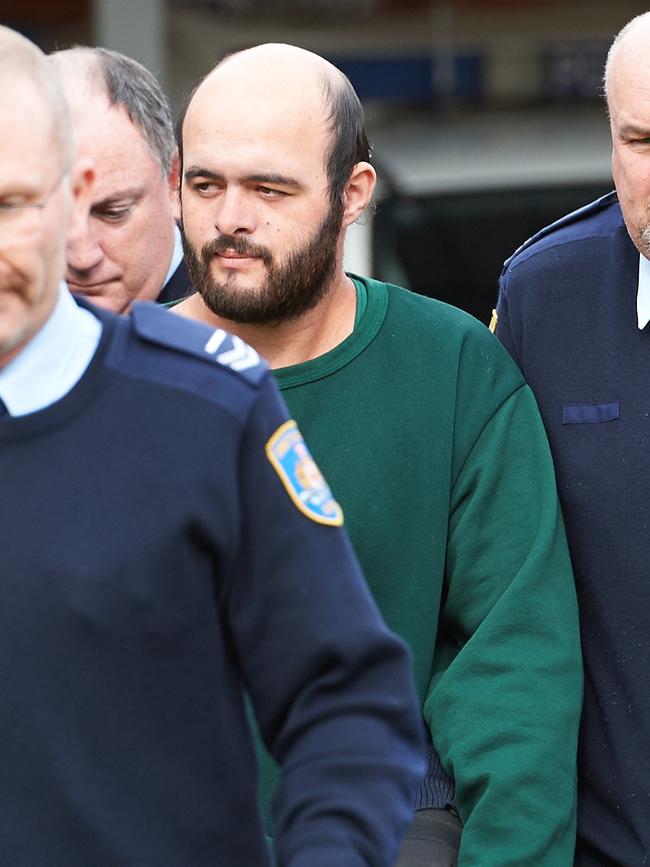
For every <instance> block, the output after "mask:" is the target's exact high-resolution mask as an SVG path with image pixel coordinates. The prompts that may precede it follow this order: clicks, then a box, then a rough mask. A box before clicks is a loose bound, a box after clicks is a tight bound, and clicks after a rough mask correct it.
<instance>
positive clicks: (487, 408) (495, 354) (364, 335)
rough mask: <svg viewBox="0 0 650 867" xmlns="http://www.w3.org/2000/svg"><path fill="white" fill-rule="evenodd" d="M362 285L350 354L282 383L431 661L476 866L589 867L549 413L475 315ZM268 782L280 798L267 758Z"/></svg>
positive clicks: (381, 594) (391, 600) (404, 620)
mask: <svg viewBox="0 0 650 867" xmlns="http://www.w3.org/2000/svg"><path fill="white" fill-rule="evenodd" d="M355 283H356V286H357V297H358V312H357V324H356V325H355V329H354V332H353V333H352V334H351V335H350V337H349V338H348V339H347V340H345V341H344V342H343V343H341V344H340V345H339V346H337V347H336V348H335V349H333V350H332V351H331V352H329V353H327V354H326V355H324V356H321V357H320V358H317V359H315V360H313V361H309V362H306V363H304V364H299V365H295V366H292V367H288V368H284V369H281V370H277V371H275V374H276V376H277V379H278V382H279V384H280V386H281V389H282V391H283V394H284V398H285V400H286V401H287V403H288V405H289V409H290V411H291V413H292V415H293V416H294V418H295V419H296V420H297V421H298V424H299V426H300V428H301V431H302V433H303V434H304V436H305V438H306V440H307V442H308V444H309V446H310V448H311V451H312V453H313V455H314V457H315V458H316V461H317V463H318V464H319V466H320V468H321V470H322V471H323V473H324V474H325V476H326V478H327V480H328V482H329V483H330V486H331V488H332V490H333V492H334V495H335V496H336V498H337V500H338V501H339V503H340V504H341V505H342V507H343V510H344V514H345V522H346V526H347V530H348V532H349V534H350V537H351V539H352V542H353V544H354V547H355V549H356V552H357V555H358V557H359V560H360V561H361V565H362V567H363V570H364V573H365V575H366V578H367V580H368V583H369V585H370V587H371V589H372V591H373V593H374V595H375V598H376V600H377V602H378V604H379V607H380V608H381V611H382V613H383V615H384V617H385V619H386V621H387V623H388V624H389V626H390V627H392V628H393V629H394V630H395V631H396V632H398V633H399V634H400V635H402V636H403V637H404V639H405V640H406V641H407V642H408V644H409V645H410V648H411V651H412V653H413V662H414V668H415V678H416V683H417V687H418V690H419V694H420V697H421V699H422V706H423V713H424V717H425V719H426V722H427V724H428V726H429V729H430V731H431V735H432V739H433V742H434V744H435V746H436V748H437V750H438V752H439V754H440V757H441V760H442V763H443V765H444V766H445V768H446V769H447V771H448V772H449V773H450V774H452V775H453V777H454V778H455V782H456V806H457V809H458V811H459V814H460V817H461V819H462V821H463V824H464V831H463V836H462V843H461V849H460V856H459V867H474V865H476V867H478V865H480V867H492V865H493V867H510V865H512V867H515V865H516V867H563V865H570V864H572V863H573V847H574V840H575V786H576V771H575V763H576V741H577V732H578V722H579V716H580V707H581V699H582V667H581V656H580V646H579V638H578V614H577V606H576V598H575V590H574V585H573V576H572V572H571V566H570V561H569V555H568V551H567V546H566V540H565V536H564V528H563V523H562V518H561V515H560V512H559V507H558V501H557V493H556V487H555V477H554V472H553V466H552V463H551V458H550V454H549V450H548V445H547V441H546V435H545V433H544V429H543V427H542V423H541V421H540V418H539V414H538V410H537V406H536V404H535V400H534V398H533V396H532V393H531V392H530V390H529V388H528V387H527V386H526V385H525V384H524V383H523V381H522V378H521V375H520V373H519V371H518V370H517V368H516V367H515V365H514V364H513V363H512V361H511V359H510V358H509V356H508V355H507V353H506V351H505V350H504V349H503V347H502V346H501V345H500V343H499V342H498V341H497V340H496V339H495V338H494V337H493V336H492V335H491V334H490V333H489V332H488V330H487V329H486V328H484V327H483V326H482V325H480V324H479V323H478V322H476V320H474V319H472V318H471V317H470V316H468V315H466V314H464V313H462V312H461V311H459V310H456V309H455V308H453V307H449V306H448V305H445V304H442V303H440V302H437V301H434V300H432V299H429V298H424V297H421V296H418V295H414V294H412V293H410V292H407V291H405V290H403V289H400V288H399V287H397V286H390V285H386V284H384V283H379V282H376V281H373V280H367V279H360V278H355ZM341 604H342V605H344V604H345V600H341ZM261 774H262V780H261V786H262V793H263V795H264V796H265V797H266V798H267V799H268V797H269V795H270V790H271V789H272V786H273V774H272V772H271V770H270V768H269V763H268V760H267V759H264V760H263V761H262V765H261Z"/></svg>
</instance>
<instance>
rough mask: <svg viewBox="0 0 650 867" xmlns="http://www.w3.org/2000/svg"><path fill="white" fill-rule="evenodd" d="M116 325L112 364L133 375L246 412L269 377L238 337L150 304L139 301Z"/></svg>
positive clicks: (248, 347) (261, 362) (261, 363)
mask: <svg viewBox="0 0 650 867" xmlns="http://www.w3.org/2000/svg"><path fill="white" fill-rule="evenodd" d="M118 324H119V325H120V326H121V327H120V328H118V329H117V334H116V337H115V340H114V342H113V346H112V351H111V354H110V357H109V363H110V364H111V366H112V367H114V368H115V369H117V370H119V371H121V372H122V373H125V374H127V375H129V376H131V377H134V378H137V379H140V380H147V381H148V382H150V383H155V384H157V385H160V386H167V387H170V388H174V389H177V390H180V391H185V392H189V393H194V394H195V395H197V396H199V397H201V398H202V399H203V400H207V401H211V402H216V403H223V404H224V405H226V404H228V402H229V401H230V402H232V406H233V407H235V406H239V405H241V408H243V407H244V405H248V404H249V402H250V399H251V398H252V397H253V394H254V393H256V392H257V391H258V389H259V387H260V386H261V384H262V382H263V381H264V380H265V379H266V377H267V376H268V368H267V365H266V363H265V362H264V361H262V359H261V358H260V357H259V355H258V354H257V352H256V351H255V350H254V349H253V348H252V347H251V346H249V345H248V344H247V343H244V341H243V340H241V339H240V338H239V337H236V336H235V335H232V334H229V333H228V332H226V331H223V330H222V329H216V330H215V329H213V328H210V327H208V326H206V325H204V324H203V323H200V322H196V321H194V320H191V319H187V318H185V317H181V316H178V315H176V314H174V313H170V312H169V311H167V310H165V309H164V308H162V307H160V306H158V305H156V304H153V303H151V302H137V303H135V304H134V305H133V307H132V309H131V312H130V314H129V316H128V317H123V318H120V319H119V320H118ZM246 394H249V397H246V396H245V395H246ZM238 395H239V397H238Z"/></svg>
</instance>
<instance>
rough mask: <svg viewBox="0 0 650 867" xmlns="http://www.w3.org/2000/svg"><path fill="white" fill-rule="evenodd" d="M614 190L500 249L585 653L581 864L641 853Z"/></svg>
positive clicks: (644, 751)
mask: <svg viewBox="0 0 650 867" xmlns="http://www.w3.org/2000/svg"><path fill="white" fill-rule="evenodd" d="M638 264H639V254H638V252H637V250H636V249H635V247H634V245H633V244H632V242H631V240H630V238H629V236H628V233H627V231H626V229H625V225H624V223H623V218H622V214H621V210H620V207H619V205H618V202H617V199H616V196H615V194H610V195H608V196H606V197H604V198H603V199H601V200H599V201H598V202H595V203H593V204H592V205H590V206H587V207H586V208H584V209H581V211H579V212H576V213H575V214H571V215H569V216H568V217H566V218H564V219H563V220H561V221H558V223H556V224H554V225H553V226H551V227H549V228H547V229H545V230H543V231H542V232H540V233H539V234H538V235H537V236H535V237H534V238H533V239H531V241H529V242H528V243H527V244H525V245H524V246H523V247H522V248H520V249H519V250H518V251H517V252H516V253H515V255H514V256H513V257H512V258H511V259H510V260H509V262H507V263H506V266H505V268H504V272H503V274H502V277H501V291H500V297H499V304H498V315H499V320H498V325H497V334H498V336H499V337H500V338H501V339H502V340H503V342H504V343H505V345H506V346H507V348H508V349H509V350H510V352H511V354H512V355H513V357H514V359H515V361H517V363H518V364H519V365H520V367H521V369H522V371H523V373H524V376H525V377H526V379H527V381H528V382H529V384H530V385H531V386H532V388H533V391H534V392H535V395H536V397H537V400H538V402H539V406H540V409H541V413H542V416H543V419H544V423H545V425H546V429H547V432H548V436H549V440H550V444H551V448H552V451H553V455H554V459H555V465H556V472H557V477H558V488H559V492H560V498H561V501H562V505H563V509H564V517H565V521H566V528H567V534H568V538H569V543H570V548H571V555H572V559H573V565H574V569H575V574H576V583H577V589H578V597H579V601H580V607H581V629H582V643H583V653H584V660H585V699H584V710H583V718H582V731H581V745H580V750H579V792H578V844H577V853H576V864H578V865H581V867H596V865H598V867H607V865H617V867H637V865H640V864H645V863H646V862H648V860H649V859H650V668H649V662H650V580H649V568H648V550H649V548H650V333H648V328H646V329H644V330H643V331H639V329H638V327H637V318H636V295H637V286H638Z"/></svg>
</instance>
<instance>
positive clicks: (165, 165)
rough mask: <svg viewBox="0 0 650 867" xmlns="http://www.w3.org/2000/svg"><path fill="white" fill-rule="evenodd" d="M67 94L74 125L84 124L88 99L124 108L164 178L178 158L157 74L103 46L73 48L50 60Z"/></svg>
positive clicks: (57, 53)
mask: <svg viewBox="0 0 650 867" xmlns="http://www.w3.org/2000/svg"><path fill="white" fill-rule="evenodd" d="M49 59H50V61H51V62H52V63H53V65H54V66H55V67H56V68H57V69H58V70H59V71H60V73H61V76H62V79H63V84H64V89H65V91H66V92H67V93H69V94H70V96H69V102H70V105H71V106H72V109H73V115H74V120H75V125H77V124H80V123H83V122H84V117H85V113H84V108H85V105H86V104H87V102H88V100H90V101H95V100H100V101H103V102H105V105H106V107H108V108H116V109H122V110H124V111H125V112H126V114H127V115H128V117H129V119H130V121H131V122H132V123H133V125H134V126H135V128H136V129H137V130H138V132H139V134H140V136H141V138H142V140H143V141H144V143H145V144H146V145H147V147H148V148H149V150H150V152H151V154H152V156H153V158H154V159H155V160H156V161H157V162H158V163H159V164H160V168H161V172H162V175H163V177H166V176H167V175H168V174H169V172H170V171H171V169H172V166H173V161H174V157H175V154H176V142H175V139H174V125H173V119H172V112H171V107H170V105H169V101H168V99H167V97H166V96H165V94H164V93H163V90H162V88H161V87H160V84H159V82H158V81H157V79H156V77H155V75H154V74H153V73H152V72H150V70H148V69H147V68H146V67H145V66H143V64H141V63H139V62H138V61H137V60H135V59H134V58H133V57H129V56H128V55H126V54H122V53H121V52H119V51H112V50H110V49H108V48H104V47H102V46H90V45H75V46H73V47H72V48H66V49H64V50H62V51H57V52H54V53H52V54H51V55H50V57H49Z"/></svg>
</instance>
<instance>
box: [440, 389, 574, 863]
mask: <svg viewBox="0 0 650 867" xmlns="http://www.w3.org/2000/svg"><path fill="white" fill-rule="evenodd" d="M581 700H582V665H581V654H580V646H579V637H578V614H577V603H576V596H575V588H574V582H573V576H572V571H571V566H570V560H569V554H568V549H567V544H566V539H565V534H564V527H563V522H562V517H561V514H560V511H559V505H558V499H557V493H556V486H555V477H554V471H553V466H552V463H551V457H550V453H549V449H548V444H547V440H546V435H545V432H544V429H543V426H542V422H541V419H540V417H539V413H538V410H537V406H536V403H535V400H534V397H533V395H532V392H531V391H530V389H529V388H528V387H527V386H523V385H522V386H520V387H519V388H518V389H516V390H515V391H514V392H513V393H511V394H510V396H508V397H507V398H506V399H505V400H504V401H503V402H502V404H501V405H500V406H499V407H498V408H497V409H496V411H495V412H494V414H493V415H491V417H490V418H489V420H488V421H487V423H486V424H485V426H484V427H483V428H482V430H481V431H480V434H479V435H478V437H477V438H476V440H475V442H474V444H473V446H472V448H471V450H470V451H469V452H468V454H467V456H466V458H465V460H464V462H463V463H462V466H461V467H460V469H459V471H458V473H457V476H456V478H455V479H454V483H453V488H452V498H451V507H450V522H449V536H448V557H447V567H446V598H445V600H444V606H443V609H442V613H441V627H440V633H439V645H438V648H437V652H436V659H435V665H434V675H433V678H432V681H431V685H430V691H429V694H428V697H427V699H426V701H425V706H424V707H425V717H426V719H427V722H428V723H429V725H430V728H431V731H432V732H433V736H434V740H435V743H436V746H437V747H438V750H439V752H440V755H441V758H442V760H443V763H444V764H445V766H446V767H447V769H448V770H449V771H450V772H451V773H452V774H453V775H454V777H455V779H456V799H457V807H458V810H459V813H460V816H461V819H462V820H463V823H464V831H463V836H462V842H461V848H460V855H459V861H458V864H459V867H477V865H480V867H497V865H498V867H515V865H516V867H568V865H571V864H573V849H574V843H575V799H576V748H577V734H578V724H579V717H580V709H581Z"/></svg>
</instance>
